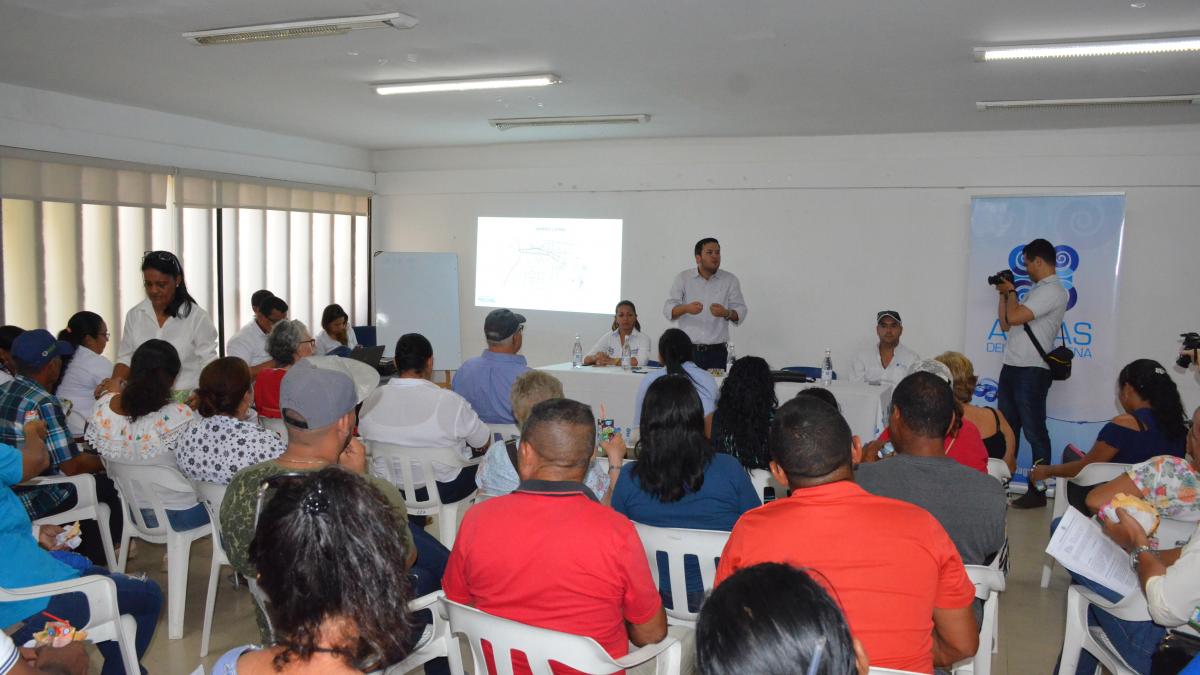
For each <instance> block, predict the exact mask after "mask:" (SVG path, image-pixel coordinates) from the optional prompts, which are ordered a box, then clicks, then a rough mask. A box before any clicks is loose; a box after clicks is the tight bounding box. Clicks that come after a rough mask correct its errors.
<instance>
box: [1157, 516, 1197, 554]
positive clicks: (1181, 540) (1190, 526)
mask: <svg viewBox="0 0 1200 675" xmlns="http://www.w3.org/2000/svg"><path fill="white" fill-rule="evenodd" d="M1198 527H1200V524H1198V523H1196V522H1195V521H1186V520H1175V519H1174V518H1160V519H1159V521H1158V529H1157V530H1155V531H1154V538H1155V539H1157V540H1158V547H1159V548H1160V549H1168V548H1180V547H1182V546H1184V545H1185V544H1187V543H1188V541H1190V540H1191V538H1192V537H1194V536H1196V530H1197V528H1198Z"/></svg>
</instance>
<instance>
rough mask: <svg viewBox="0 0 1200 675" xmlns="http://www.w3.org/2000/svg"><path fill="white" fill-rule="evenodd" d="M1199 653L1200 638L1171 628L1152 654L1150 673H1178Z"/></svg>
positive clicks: (1160, 674) (1166, 674)
mask: <svg viewBox="0 0 1200 675" xmlns="http://www.w3.org/2000/svg"><path fill="white" fill-rule="evenodd" d="M1197 654H1200V638H1198V637H1196V636H1195V635H1188V634H1187V633H1180V632H1177V631H1173V630H1169V631H1167V636H1166V637H1164V638H1163V639H1162V641H1161V642H1159V643H1158V647H1157V648H1155V650H1154V654H1152V655H1151V656H1150V675H1176V673H1178V672H1179V671H1181V670H1183V668H1184V666H1186V665H1188V664H1189V663H1191V662H1192V660H1193V659H1195V658H1196V655H1197Z"/></svg>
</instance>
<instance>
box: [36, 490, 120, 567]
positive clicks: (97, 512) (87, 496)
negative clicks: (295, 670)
mask: <svg viewBox="0 0 1200 675" xmlns="http://www.w3.org/2000/svg"><path fill="white" fill-rule="evenodd" d="M56 483H59V484H66V483H69V484H71V485H73V486H75V508H73V509H71V510H70V511H64V512H62V513H56V514H54V515H52V516H46V517H44V518H38V519H37V520H35V521H33V524H34V525H66V524H67V523H73V522H75V521H77V520H94V521H96V526H97V529H99V530H100V542H101V543H102V544H103V545H104V560H105V562H107V563H108V569H110V570H111V569H116V567H117V556H116V552H115V551H114V550H113V540H112V532H110V531H109V529H108V523H109V520H108V519H109V518H110V517H111V516H112V511H111V509H109V508H108V504H105V503H104V502H102V501H100V499H99V498H98V497H97V496H96V479H95V478H94V477H92V475H91V474H89V473H81V474H79V475H76V476H37V477H35V478H31V479H29V480H27V481H25V482H24V483H21V485H53V484H56Z"/></svg>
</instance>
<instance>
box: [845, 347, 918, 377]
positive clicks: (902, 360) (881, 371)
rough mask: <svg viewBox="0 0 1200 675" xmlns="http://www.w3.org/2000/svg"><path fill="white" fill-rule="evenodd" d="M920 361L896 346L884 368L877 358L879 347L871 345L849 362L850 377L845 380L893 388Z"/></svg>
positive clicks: (909, 350) (913, 354)
mask: <svg viewBox="0 0 1200 675" xmlns="http://www.w3.org/2000/svg"><path fill="white" fill-rule="evenodd" d="M920 360H921V357H920V356H917V353H916V352H914V351H913V350H911V349H909V348H908V347H905V346H904V345H902V344H898V345H896V351H895V352H894V353H893V354H892V362H891V363H889V364H888V366H887V368H884V367H883V360H882V358H881V357H880V356H879V345H878V344H873V345H871V346H870V347H867V348H865V349H860V350H859V351H858V353H856V354H855V355H854V358H852V359H851V360H850V377H849V378H847V379H848V380H849V381H850V382H879V383H881V384H884V385H890V386H895V385H896V384H898V383H899V382H900V380H903V379H904V377H905V376H906V375H908V369H909V368H912V366H913V364H914V363H916V362H917V361H920Z"/></svg>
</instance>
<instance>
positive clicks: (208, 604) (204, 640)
mask: <svg viewBox="0 0 1200 675" xmlns="http://www.w3.org/2000/svg"><path fill="white" fill-rule="evenodd" d="M192 487H193V488H194V489H195V490H196V497H197V498H198V499H199V500H200V503H201V504H203V505H204V510H205V511H207V512H208V520H209V523H210V524H211V525H212V529H213V540H212V547H213V553H212V564H211V565H210V566H209V570H208V595H207V597H206V598H205V601H204V630H203V632H202V633H201V634H200V658H204V657H205V656H208V641H209V638H210V637H212V620H213V611H214V610H215V609H216V605H217V586H218V585H219V583H220V576H221V566H222V565H230V562H229V556H228V555H226V554H225V544H224V542H222V541H221V501H222V500H224V499H225V488H226V486H224V485H217V484H216V483H206V482H204V481H200V480H195V481H192ZM235 578H236V577H235Z"/></svg>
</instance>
